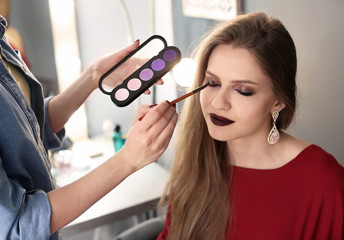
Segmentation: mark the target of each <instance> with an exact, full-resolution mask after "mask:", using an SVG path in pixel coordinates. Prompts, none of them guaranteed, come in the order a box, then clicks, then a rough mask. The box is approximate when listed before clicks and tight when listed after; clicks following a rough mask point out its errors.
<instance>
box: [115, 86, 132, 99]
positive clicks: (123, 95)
mask: <svg viewBox="0 0 344 240" xmlns="http://www.w3.org/2000/svg"><path fill="white" fill-rule="evenodd" d="M128 97H129V91H128V90H127V89H125V88H120V89H118V90H117V91H116V93H115V98H116V99H117V100H118V101H124V100H125V99H127V98H128Z"/></svg>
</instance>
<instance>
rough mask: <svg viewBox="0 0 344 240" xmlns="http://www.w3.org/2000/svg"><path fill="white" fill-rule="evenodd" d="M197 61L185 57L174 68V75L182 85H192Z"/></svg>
mask: <svg viewBox="0 0 344 240" xmlns="http://www.w3.org/2000/svg"><path fill="white" fill-rule="evenodd" d="M195 72H196V61H195V60H193V59H191V58H183V59H182V60H181V61H180V62H179V63H178V64H177V65H176V66H175V67H174V68H173V77H174V80H175V81H176V83H177V84H178V85H179V86H181V87H190V86H191V85H192V83H193V81H194V78H195Z"/></svg>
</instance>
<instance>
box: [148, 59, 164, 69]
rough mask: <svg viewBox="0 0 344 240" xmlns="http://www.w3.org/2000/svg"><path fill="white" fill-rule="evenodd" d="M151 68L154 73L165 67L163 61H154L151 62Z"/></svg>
mask: <svg viewBox="0 0 344 240" xmlns="http://www.w3.org/2000/svg"><path fill="white" fill-rule="evenodd" d="M151 67H152V69H153V70H154V71H161V70H162V69H164V67H165V61H164V60H162V59H156V60H154V61H153V62H152V65H151Z"/></svg>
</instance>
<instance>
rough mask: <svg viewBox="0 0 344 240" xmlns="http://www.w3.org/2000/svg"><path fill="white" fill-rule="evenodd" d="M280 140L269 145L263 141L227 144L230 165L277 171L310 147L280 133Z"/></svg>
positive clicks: (242, 141)
mask: <svg viewBox="0 0 344 240" xmlns="http://www.w3.org/2000/svg"><path fill="white" fill-rule="evenodd" d="M280 134H281V136H280V140H279V141H278V142H277V143H276V144H273V145H271V144H269V143H268V142H267V141H262V140H259V141H258V140H254V139H251V140H235V141H229V142H227V147H228V154H229V159H230V163H231V164H232V165H233V166H238V167H244V168H252V169H275V168H279V167H281V166H283V165H285V164H286V163H288V162H289V161H291V160H292V159H294V158H295V157H296V156H297V155H298V154H299V153H300V152H301V151H302V150H303V149H304V148H305V147H307V146H308V145H309V143H306V142H304V141H302V140H300V139H298V138H296V137H294V136H291V135H289V134H287V133H285V132H282V131H280Z"/></svg>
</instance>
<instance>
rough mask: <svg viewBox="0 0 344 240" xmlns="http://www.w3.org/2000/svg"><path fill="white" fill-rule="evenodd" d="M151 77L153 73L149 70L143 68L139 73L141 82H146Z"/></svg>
mask: <svg viewBox="0 0 344 240" xmlns="http://www.w3.org/2000/svg"><path fill="white" fill-rule="evenodd" d="M152 77H153V71H152V70H151V69H149V68H145V69H143V70H142V71H141V72H140V78H141V79H142V80H143V81H148V80H150V79H151V78H152Z"/></svg>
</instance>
